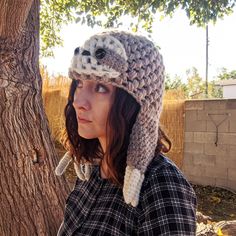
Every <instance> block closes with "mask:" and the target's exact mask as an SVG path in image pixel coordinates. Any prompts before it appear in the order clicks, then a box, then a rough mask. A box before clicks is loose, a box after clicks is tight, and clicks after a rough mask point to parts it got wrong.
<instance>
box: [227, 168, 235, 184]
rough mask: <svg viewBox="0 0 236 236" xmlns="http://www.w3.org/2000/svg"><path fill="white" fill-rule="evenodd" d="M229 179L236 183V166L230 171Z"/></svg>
mask: <svg viewBox="0 0 236 236" xmlns="http://www.w3.org/2000/svg"><path fill="white" fill-rule="evenodd" d="M228 179H229V180H232V181H236V166H235V167H232V168H229V169H228Z"/></svg>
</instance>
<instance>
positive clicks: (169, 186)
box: [141, 154, 197, 206]
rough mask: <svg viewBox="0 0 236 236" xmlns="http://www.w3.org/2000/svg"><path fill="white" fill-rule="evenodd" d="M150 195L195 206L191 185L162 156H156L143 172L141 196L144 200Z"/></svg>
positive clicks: (170, 162)
mask: <svg viewBox="0 0 236 236" xmlns="http://www.w3.org/2000/svg"><path fill="white" fill-rule="evenodd" d="M150 195H155V196H156V198H158V199H165V200H168V199H170V201H176V202H179V201H183V200H184V201H187V202H189V203H190V204H192V205H193V206H196V204H197V200H196V194H195V192H194V190H193V188H192V186H191V184H190V183H189V182H188V180H187V179H186V177H185V176H184V174H183V173H182V171H181V170H180V169H179V168H178V167H177V166H176V165H175V164H174V163H173V162H172V161H171V160H170V159H169V158H167V157H166V156H164V155H163V154H159V155H158V156H156V157H155V158H154V159H153V160H152V162H151V163H150V164H149V166H148V168H147V171H146V172H145V178H144V183H143V186H142V189H141V196H143V199H145V198H147V197H150ZM141 200H142V199H141Z"/></svg>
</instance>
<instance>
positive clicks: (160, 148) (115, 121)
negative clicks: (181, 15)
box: [64, 79, 171, 186]
mask: <svg viewBox="0 0 236 236" xmlns="http://www.w3.org/2000/svg"><path fill="white" fill-rule="evenodd" d="M75 90H76V80H74V79H73V80H72V83H71V86H70V91H69V97H68V103H67V105H66V107H65V112H64V113H65V117H66V132H67V138H68V142H69V146H70V149H71V150H70V151H71V152H72V153H73V155H75V156H76V158H77V160H78V162H79V161H80V160H81V157H83V159H85V160H87V161H89V162H91V163H93V161H94V160H95V159H103V161H105V162H106V164H107V166H108V173H107V175H108V179H109V180H111V182H112V183H114V184H116V185H118V186H122V185H123V182H124V175H125V168H126V156H127V149H128V145H129V137H130V134H131V131H132V127H133V125H134V123H135V120H136V117H137V114H138V112H139V110H140V105H139V104H138V103H137V102H136V100H135V99H134V98H133V97H132V96H131V95H130V94H128V93H127V92H126V91H124V90H123V89H120V88H116V90H115V98H114V102H113V105H112V107H111V110H110V112H109V115H108V120H107V140H108V145H107V151H106V153H103V150H102V148H101V145H100V143H99V141H98V139H97V138H96V139H84V138H83V137H81V136H79V134H78V123H77V119H76V113H75V109H74V107H73V100H74V92H75ZM170 149H171V142H170V140H169V139H168V137H167V136H166V135H165V133H164V132H163V131H162V129H161V128H159V138H158V143H157V147H156V151H155V153H156V155H158V154H159V153H160V152H164V153H166V152H168V151H169V150H170Z"/></svg>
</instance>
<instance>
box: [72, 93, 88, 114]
mask: <svg viewBox="0 0 236 236" xmlns="http://www.w3.org/2000/svg"><path fill="white" fill-rule="evenodd" d="M82 90H83V89H81V90H80V91H78V92H77V91H75V94H74V102H73V106H74V108H75V109H80V110H90V109H91V103H90V101H89V95H88V94H87V92H86V91H82Z"/></svg>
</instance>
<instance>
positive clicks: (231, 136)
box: [218, 133, 236, 145]
mask: <svg viewBox="0 0 236 236" xmlns="http://www.w3.org/2000/svg"><path fill="white" fill-rule="evenodd" d="M218 143H219V144H229V145H236V133H219V135H218Z"/></svg>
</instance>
